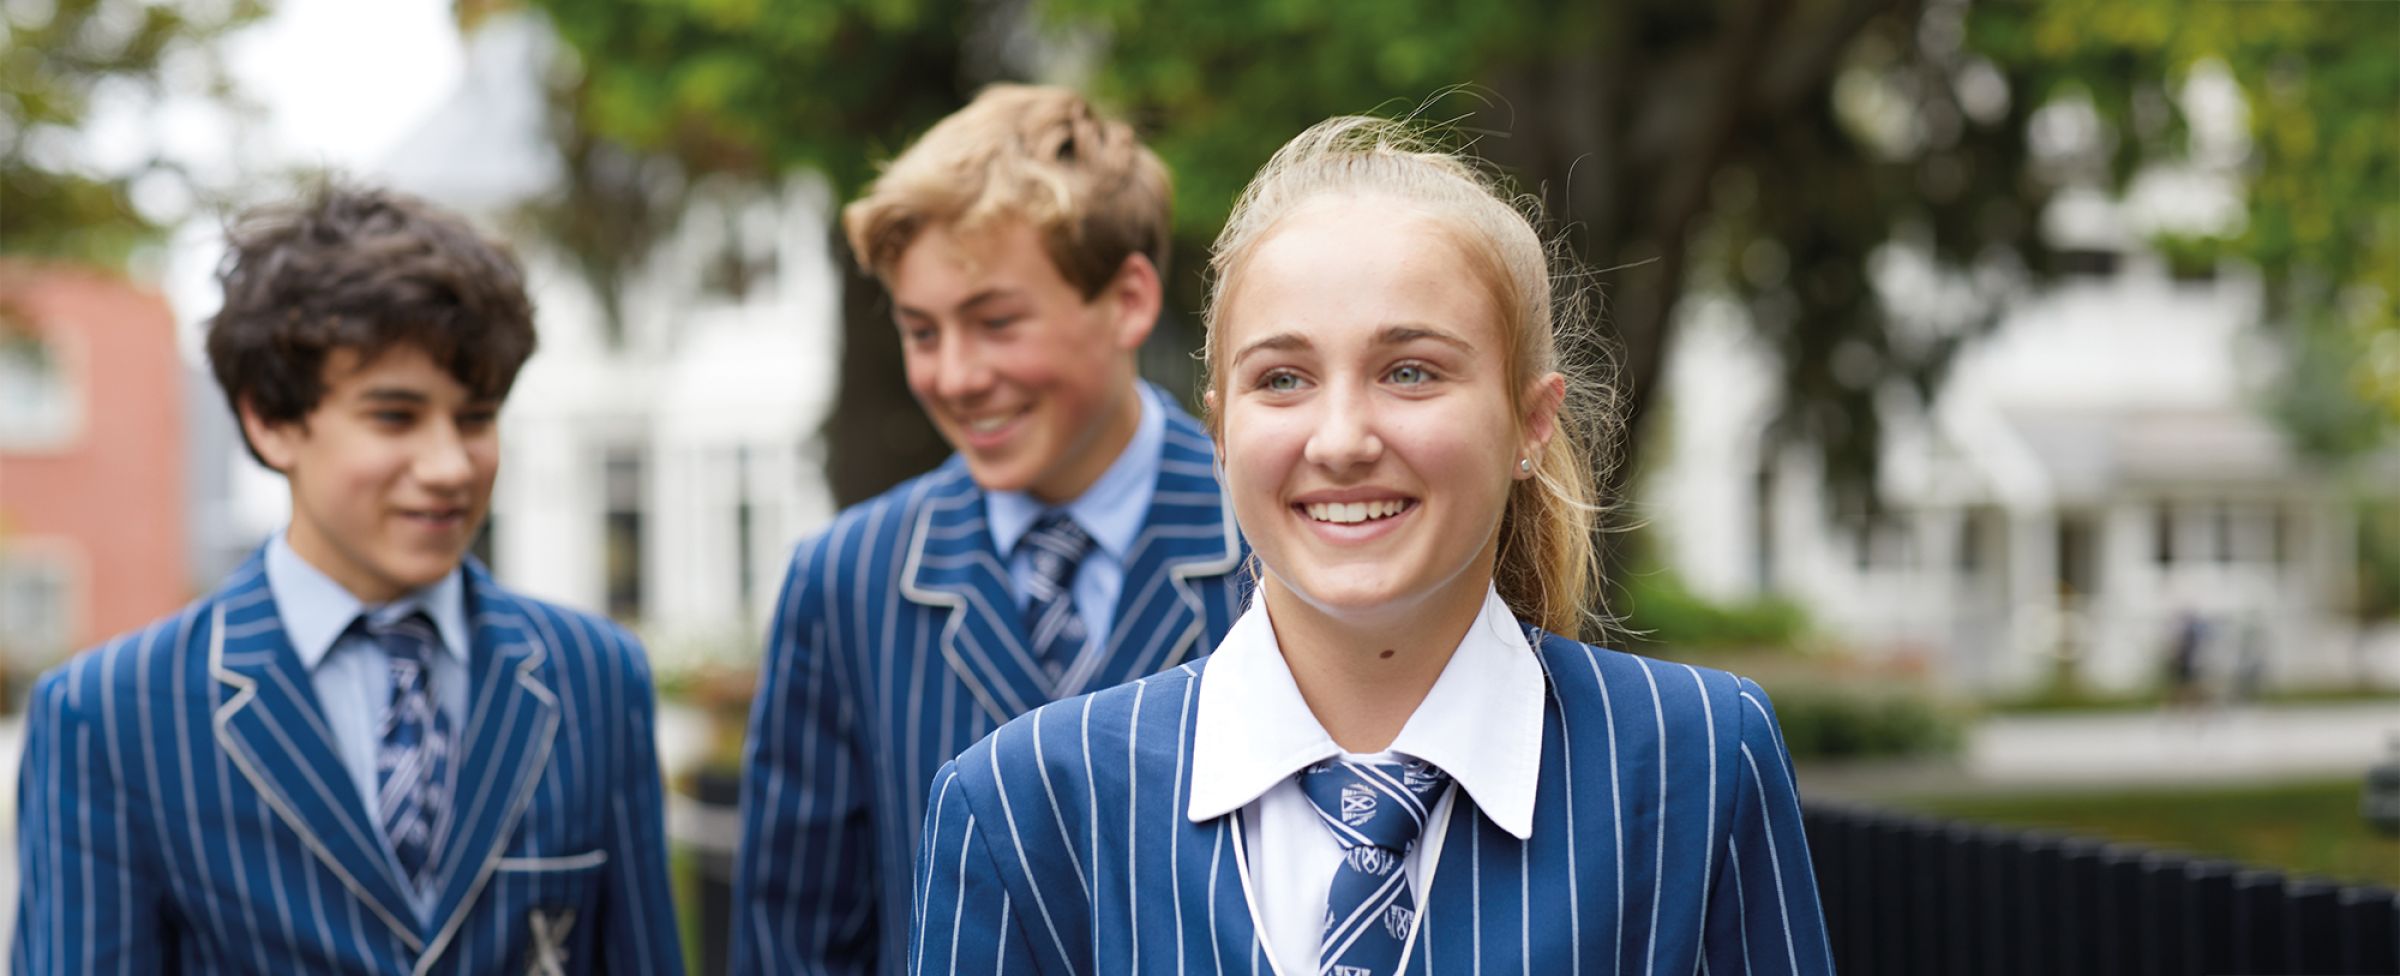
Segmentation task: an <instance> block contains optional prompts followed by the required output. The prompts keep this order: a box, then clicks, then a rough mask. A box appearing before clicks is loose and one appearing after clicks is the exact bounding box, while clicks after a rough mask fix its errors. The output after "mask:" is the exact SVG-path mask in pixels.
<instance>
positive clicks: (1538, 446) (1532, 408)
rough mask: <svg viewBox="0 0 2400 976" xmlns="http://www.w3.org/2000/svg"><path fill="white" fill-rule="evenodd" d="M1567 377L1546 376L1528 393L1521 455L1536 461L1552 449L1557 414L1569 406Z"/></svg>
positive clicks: (1552, 374)
mask: <svg viewBox="0 0 2400 976" xmlns="http://www.w3.org/2000/svg"><path fill="white" fill-rule="evenodd" d="M1566 402H1567V378H1566V376H1564V375H1562V374H1559V373H1544V374H1542V375H1541V376H1537V377H1535V378H1534V380H1533V384H1532V386H1530V387H1528V388H1527V389H1526V390H1525V400H1524V403H1525V428H1524V430H1525V441H1524V445H1523V447H1522V449H1521V450H1519V452H1518V454H1519V456H1521V457H1527V458H1535V459H1537V460H1535V462H1534V463H1535V464H1536V465H1539V464H1540V463H1541V462H1540V461H1539V460H1538V459H1539V458H1540V457H1541V456H1542V449H1543V448H1546V447H1548V446H1550V438H1551V437H1553V436H1555V435H1556V434H1557V433H1558V411H1559V410H1560V409H1561V408H1563V407H1564V406H1566Z"/></svg>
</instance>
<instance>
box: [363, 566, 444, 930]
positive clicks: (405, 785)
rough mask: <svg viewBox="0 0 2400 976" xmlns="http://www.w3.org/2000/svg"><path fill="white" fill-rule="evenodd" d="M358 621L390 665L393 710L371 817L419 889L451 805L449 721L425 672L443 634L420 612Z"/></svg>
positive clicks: (388, 719)
mask: <svg viewBox="0 0 2400 976" xmlns="http://www.w3.org/2000/svg"><path fill="white" fill-rule="evenodd" d="M359 623H360V626H361V628H362V629H364V630H365V631H366V633H367V636H369V637H372V638H374V640H375V642H376V643H377V644H378V645H381V646H382V648H383V653H384V656H385V657H386V658H388V659H389V660H390V662H391V668H392V707H391V711H390V712H389V713H388V714H386V715H385V716H384V719H383V729H382V731H383V745H382V747H381V748H380V750H379V751H377V753H376V756H375V770H376V775H377V778H378V780H379V783H378V786H377V789H376V793H375V806H376V811H375V813H376V819H377V820H378V821H379V822H381V823H382V824H383V833H384V837H385V838H386V839H388V840H390V841H391V845H392V857H393V858H394V859H395V860H397V861H399V862H400V871H401V874H402V876H403V877H405V878H406V879H407V880H408V883H409V884H410V885H411V886H413V887H415V888H416V889H417V890H420V891H422V890H423V889H424V888H425V886H426V885H427V884H428V883H429V882H431V881H432V869H433V866H434V864H435V863H436V861H437V859H438V855H439V854H440V850H439V848H440V841H441V836H442V828H443V827H444V826H445V825H446V824H447V818H446V816H445V815H446V814H447V813H448V812H449V808H450V777H449V767H450V722H449V718H448V716H445V715H443V714H442V710H441V709H440V708H439V707H437V706H436V705H435V704H434V697H433V682H432V680H431V679H432V674H431V672H430V671H429V666H430V664H431V662H432V660H433V656H434V655H436V654H439V653H441V652H442V651H441V637H440V635H439V634H438V633H436V632H435V630H434V628H433V621H432V619H430V618H428V617H427V616H425V613H424V612H423V611H418V612H416V613H412V614H409V615H408V616H406V617H402V618H401V619H399V620H395V621H391V622H389V623H382V624H378V623H375V622H373V621H370V620H368V619H367V618H365V617H361V618H359Z"/></svg>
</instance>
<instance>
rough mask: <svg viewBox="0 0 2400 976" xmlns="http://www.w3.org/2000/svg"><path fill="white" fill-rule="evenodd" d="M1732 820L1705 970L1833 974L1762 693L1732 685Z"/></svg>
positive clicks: (1714, 891) (1786, 774) (1771, 710)
mask: <svg viewBox="0 0 2400 976" xmlns="http://www.w3.org/2000/svg"><path fill="white" fill-rule="evenodd" d="M1736 691H1737V695H1736V696H1735V698H1734V701H1733V703H1732V704H1733V705H1734V706H1735V707H1736V708H1737V709H1739V711H1740V714H1741V739H1740V747H1739V749H1738V750H1736V751H1735V753H1734V755H1733V757H1732V758H1733V761H1734V767H1735V768H1734V774H1733V776H1732V777H1730V781H1731V783H1732V785H1733V788H1734V797H1733V804H1732V806H1733V815H1732V817H1731V819H1730V821H1729V823H1728V828H1727V835H1726V836H1725V838H1724V840H1723V847H1722V854H1723V857H1722V859H1721V860H1720V861H1719V862H1718V864H1717V870H1716V877H1715V878H1713V879H1711V881H1710V885H1709V889H1710V893H1709V904H1708V924H1707V934H1706V939H1707V945H1706V946H1704V947H1703V952H1704V954H1705V957H1706V964H1705V967H1704V968H1705V969H1706V970H1707V971H1708V972H1711V973H1719V974H1728V973H1744V974H1748V973H1773V974H1792V976H1817V974H1831V973H1832V972H1833V954H1832V951H1831V949H1830V947H1829V944H1828V943H1827V941H1826V938H1825V916H1824V912H1823V910H1822V909H1821V908H1820V907H1819V904H1818V900H1817V878H1816V871H1815V870H1814V869H1813V868H1812V867H1811V866H1810V863H1809V853H1808V838H1807V837H1806V836H1804V835H1803V834H1802V832H1801V827H1800V794H1799V791H1798V790H1797V789H1796V788H1795V787H1794V785H1793V780H1792V760H1791V756H1790V755H1789V754H1788V753H1786V752H1785V751H1784V746H1783V735H1782V731H1781V728H1780V726H1778V725H1777V724H1776V721H1775V707H1774V705H1773V704H1772V703H1770V702H1769V701H1768V700H1767V693H1766V690H1765V689H1763V688H1760V687H1759V686H1758V685H1757V683H1755V682H1753V681H1751V680H1750V679H1748V678H1740V679H1737V684H1736Z"/></svg>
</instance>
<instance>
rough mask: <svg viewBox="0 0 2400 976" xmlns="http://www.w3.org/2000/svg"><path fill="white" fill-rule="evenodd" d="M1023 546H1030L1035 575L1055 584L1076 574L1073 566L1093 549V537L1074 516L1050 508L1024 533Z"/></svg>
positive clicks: (1080, 561) (1079, 562) (1078, 563)
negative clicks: (1077, 522)
mask: <svg viewBox="0 0 2400 976" xmlns="http://www.w3.org/2000/svg"><path fill="white" fill-rule="evenodd" d="M1024 544H1025V545H1026V546H1029V547H1031V548H1030V550H1029V551H1030V552H1031V554H1032V556H1033V570H1034V575H1036V576H1039V577H1041V578H1042V579H1043V580H1044V581H1046V582H1048V583H1050V584H1053V585H1054V586H1055V585H1058V584H1062V583H1064V582H1065V581H1066V580H1068V579H1069V578H1071V577H1073V576H1074V575H1075V567H1076V566H1077V565H1080V564H1081V563H1082V562H1083V557H1084V555H1085V554H1087V553H1089V552H1091V551H1092V537H1091V536H1090V535H1089V534H1087V533H1085V532H1084V531H1083V526H1080V525H1077V524H1075V519H1074V517H1073V516H1070V515H1068V514H1067V513H1065V512H1063V511H1059V510H1057V509H1052V510H1050V511H1047V512H1043V513H1042V517H1041V518H1039V519H1036V520H1035V521H1034V523H1033V528H1032V530H1031V531H1028V532H1026V533H1025V541H1024Z"/></svg>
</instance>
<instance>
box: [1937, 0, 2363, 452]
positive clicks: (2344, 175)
mask: <svg viewBox="0 0 2400 976" xmlns="http://www.w3.org/2000/svg"><path fill="white" fill-rule="evenodd" d="M1973 25H1974V30H1973V32H1972V35H1973V37H1974V40H1975V42H1976V43H1977V45H1978V46H1979V47H1980V48H1981V49H1982V50H1984V51H1985V52H1986V53H1987V54H1988V56H1990V57H1992V58H1994V59H1995V60H2000V61H2004V62H2011V63H2021V64H2029V65H2037V66H2039V67H2040V68H2041V71H2040V73H2039V74H2037V75H2036V76H2035V79H2036V80H2037V82H2038V86H2039V87H2037V88H2034V89H2032V90H2031V91H2030V92H2029V94H2030V95H2032V96H2033V97H2035V98H2038V99H2049V98H2056V97H2082V98H2087V99H2088V100H2089V101H2090V103H2091V104H2092V106H2093V107H2094V108H2095V109H2096V110H2098V112H2099V114H2100V116H2101V117H2102V118H2103V119H2104V120H2105V121H2106V123H2107V132H2108V135H2109V136H2110V137H2111V138H2112V139H2114V140H2115V141H2116V142H2117V143H2118V145H2117V146H2116V149H2115V151H2114V152H2113V153H2112V154H2110V157H2109V162H2110V164H2111V168H2112V172H2113V175H2114V177H2115V179H2116V183H2117V185H2118V186H2120V187H2121V186H2122V185H2123V184H2124V181H2125V180H2126V179H2127V178H2129V177H2130V176H2131V175H2132V174H2133V173H2134V172H2135V170H2136V169H2137V168H2138V167H2139V166H2140V165H2142V164H2144V163H2148V162H2154V161H2158V160H2172V159H2180V158H2184V157H2185V156H2186V155H2187V154H2188V153H2189V152H2190V150H2191V146H2190V143H2189V139H2188V137H2189V136H2190V134H2191V125H2190V123H2191V121H2192V120H2190V119H2188V118H2187V117H2186V115H2185V106H2184V103H2183V102H2182V101H2180V100H2178V99H2176V98H2174V97H2172V95H2173V94H2174V93H2175V92H2176V91H2178V90H2179V89H2180V88H2181V87H2182V86H2183V85H2184V84H2185V82H2186V81H2187V80H2188V79H2189V78H2190V77H2191V75H2192V74H2193V72H2195V71H2196V70H2200V69H2202V68H2203V67H2204V66H2208V65H2212V64H2214V65H2221V66H2222V67H2223V68H2224V70H2226V71H2228V72H2229V73H2230V74H2231V75H2232V77H2233V78H2234V80H2235V81H2236V82H2237V83H2238V84H2239V86H2240V88H2241V92H2242V97H2243V99H2244V100H2245V101H2246V102H2247V114H2248V118H2247V133H2246V134H2247V141H2248V143H2249V145H2248V149H2247V154H2246V156H2245V157H2244V158H2243V159H2242V160H2241V161H2240V165H2241V169H2242V171H2243V175H2244V177H2245V178H2244V180H2243V189H2244V193H2245V194H2246V199H2245V200H2244V207H2243V211H2244V216H2245V218H2246V219H2245V220H2244V221H2243V224H2242V226H2241V227H2240V228H2239V229H2238V230H2236V231H2235V232H2234V233H2232V234H2230V235H2228V236H2225V237H2218V238H2199V239H2166V240H2161V241H2158V242H2155V243H2157V244H2159V245H2160V249H2161V250H2162V251H2164V252H2166V253H2168V255H2169V257H2170V258H2174V259H2178V260H2181V261H2186V262H2196V263H2204V262H2211V261H2214V260H2216V259H2218V258H2233V259H2235V260H2239V261H2243V262H2246V263H2248V264H2250V265H2252V266H2254V267H2256V268H2257V269H2258V271H2259V273H2260V275H2261V279H2262V283H2263V284H2264V286H2265V308H2264V309H2262V315H2263V317H2264V319H2265V321H2266V323H2267V324H2268V325H2269V326H2270V327H2271V328H2270V330H2269V334H2270V335H2273V336H2275V337H2276V338H2277V339H2279V340H2281V342H2282V345H2283V347H2284V349H2285V352H2286V354H2287V361H2288V366H2289V372H2288V374H2287V376H2286V377H2285V382H2284V383H2283V384H2282V386H2281V389H2280V391H2279V392H2278V394H2277V398H2276V403H2275V404H2274V406H2275V407H2276V408H2277V409H2278V411H2279V412H2280V413H2281V414H2282V416H2283V418H2284V420H2285V421H2286V425H2287V426H2288V427H2289V428H2290V429H2291V430H2292V431H2293V432H2294V433H2295V434H2296V435H2297V437H2298V438H2299V440H2300V443H2301V444H2302V446H2303V447H2304V448H2306V449H2308V450H2309V451H2310V452H2311V453H2313V454H2316V455H2318V456H2320V457H2324V458H2339V457H2341V456H2344V455H2347V454H2350V453H2353V452H2356V451H2360V450H2364V449H2369V448H2374V447H2378V446H2388V445H2390V444H2391V443H2392V438H2393V437H2394V435H2395V434H2396V433H2400V4H2388V3H2201V4H2192V3H2184V2H2176V0H2113V2H2111V3H2108V4H2078V3H2046V4H1984V5H1979V6H1978V7H1977V8H1976V10H1975V19H1974V21H1973Z"/></svg>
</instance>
